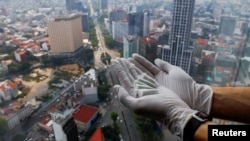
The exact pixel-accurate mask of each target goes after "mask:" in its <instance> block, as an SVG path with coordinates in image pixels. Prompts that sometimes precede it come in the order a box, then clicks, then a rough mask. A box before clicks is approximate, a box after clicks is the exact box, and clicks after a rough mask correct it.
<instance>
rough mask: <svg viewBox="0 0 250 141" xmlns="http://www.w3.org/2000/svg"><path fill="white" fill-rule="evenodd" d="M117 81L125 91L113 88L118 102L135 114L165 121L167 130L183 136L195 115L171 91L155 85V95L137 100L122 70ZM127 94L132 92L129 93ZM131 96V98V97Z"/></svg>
mask: <svg viewBox="0 0 250 141" xmlns="http://www.w3.org/2000/svg"><path fill="white" fill-rule="evenodd" d="M117 75H118V79H119V81H120V83H121V85H123V86H124V87H125V88H127V90H125V89H124V88H123V87H121V86H119V85H115V86H114V90H115V93H117V94H118V97H119V100H120V102H121V103H122V104H123V105H124V106H126V107H127V108H129V109H131V110H132V111H134V112H135V113H136V114H139V115H143V116H146V117H149V118H153V119H155V120H163V119H164V121H165V125H166V126H167V127H168V129H169V130H170V131H171V132H172V133H173V134H174V135H177V136H179V137H182V136H183V130H184V127H185V126H186V124H187V122H188V121H189V119H190V118H191V117H192V115H194V114H195V113H197V111H196V110H192V109H191V108H190V107H189V106H188V105H187V104H186V103H185V102H184V101H182V100H181V99H180V97H179V96H177V95H176V94H175V93H174V92H173V91H171V90H169V89H167V88H165V87H163V86H161V85H159V84H157V87H156V88H155V89H156V90H157V92H158V93H157V94H153V95H146V96H142V97H139V98H135V97H133V95H134V93H136V92H135V89H134V87H132V86H131V82H130V80H129V78H128V76H127V73H126V72H125V71H124V70H120V71H118V73H117ZM129 92H132V94H131V93H129ZM131 95H132V96H131Z"/></svg>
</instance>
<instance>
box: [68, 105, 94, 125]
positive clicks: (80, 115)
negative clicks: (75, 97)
mask: <svg viewBox="0 0 250 141" xmlns="http://www.w3.org/2000/svg"><path fill="white" fill-rule="evenodd" d="M97 111H98V109H97V108H95V107H91V106H88V105H81V106H80V107H79V108H78V109H77V110H76V111H75V112H74V113H73V117H74V119H75V120H78V121H80V122H83V123H87V122H89V120H90V119H92V118H93V116H94V115H95V114H96V113H97Z"/></svg>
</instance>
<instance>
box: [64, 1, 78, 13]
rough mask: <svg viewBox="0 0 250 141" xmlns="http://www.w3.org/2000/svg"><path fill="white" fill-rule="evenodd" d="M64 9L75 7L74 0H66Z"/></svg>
mask: <svg viewBox="0 0 250 141" xmlns="http://www.w3.org/2000/svg"><path fill="white" fill-rule="evenodd" d="M66 9H67V10H68V11H70V10H73V9H76V1H75V0H66Z"/></svg>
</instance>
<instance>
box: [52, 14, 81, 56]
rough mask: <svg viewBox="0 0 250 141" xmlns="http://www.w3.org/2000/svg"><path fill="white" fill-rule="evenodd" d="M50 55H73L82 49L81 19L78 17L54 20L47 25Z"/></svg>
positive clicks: (71, 16) (70, 16) (72, 16)
mask: <svg viewBox="0 0 250 141" xmlns="http://www.w3.org/2000/svg"><path fill="white" fill-rule="evenodd" d="M48 32H49V39H50V44H51V54H60V53H74V52H75V51H76V50H77V49H79V48H80V47H82V19H81V16H80V15H69V16H65V17H60V18H56V19H55V21H52V22H49V23H48Z"/></svg>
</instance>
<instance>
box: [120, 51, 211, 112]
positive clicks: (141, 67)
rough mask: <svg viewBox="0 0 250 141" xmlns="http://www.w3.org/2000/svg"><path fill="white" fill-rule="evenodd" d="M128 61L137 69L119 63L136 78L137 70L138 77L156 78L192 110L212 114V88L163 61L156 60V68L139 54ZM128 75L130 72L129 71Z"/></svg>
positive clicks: (127, 64) (124, 62)
mask: <svg viewBox="0 0 250 141" xmlns="http://www.w3.org/2000/svg"><path fill="white" fill-rule="evenodd" d="M128 61H129V62H130V63H132V64H134V66H136V69H131V68H133V67H134V66H133V65H130V64H129V63H127V62H126V61H124V60H120V61H119V62H120V63H121V62H122V65H123V67H126V66H128V67H127V70H128V69H129V70H134V71H133V73H132V71H130V73H131V76H134V78H135V75H133V74H134V73H135V70H136V72H137V73H136V74H137V75H138V74H141V73H142V72H145V73H147V74H148V75H149V76H152V77H153V78H155V80H156V81H157V82H158V83H160V84H161V85H163V86H165V87H166V88H168V89H170V90H172V91H173V92H175V93H176V94H177V95H178V96H179V97H180V98H181V99H182V100H183V101H184V102H186V103H187V104H188V105H189V106H190V107H191V108H192V109H194V110H198V111H201V112H204V113H206V114H210V111H211V102H212V96H213V91H212V89H211V87H210V86H208V85H203V84H198V83H196V82H195V81H194V80H193V79H192V78H191V77H190V76H189V75H188V74H187V73H186V72H185V71H184V70H182V69H181V68H180V67H177V66H174V65H171V64H169V63H167V62H165V61H163V60H161V59H156V60H155V64H156V66H155V65H154V64H152V63H150V62H149V61H148V60H147V59H145V58H143V57H142V56H140V55H138V54H134V55H133V58H130V59H129V60H128ZM124 64H126V65H124ZM139 71H140V72H139ZM127 73H129V72H128V71H127Z"/></svg>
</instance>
